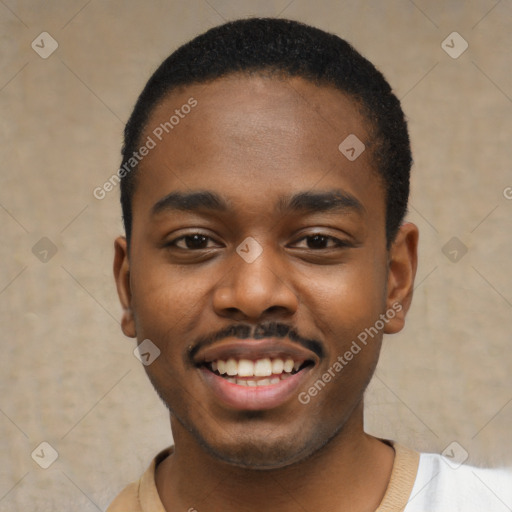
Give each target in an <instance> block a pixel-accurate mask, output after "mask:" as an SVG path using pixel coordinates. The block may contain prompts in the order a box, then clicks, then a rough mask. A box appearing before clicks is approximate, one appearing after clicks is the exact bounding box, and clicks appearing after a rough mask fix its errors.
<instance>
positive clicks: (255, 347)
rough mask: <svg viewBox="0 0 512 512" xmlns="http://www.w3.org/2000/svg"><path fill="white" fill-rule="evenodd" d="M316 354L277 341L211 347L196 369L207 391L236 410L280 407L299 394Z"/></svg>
mask: <svg viewBox="0 0 512 512" xmlns="http://www.w3.org/2000/svg"><path fill="white" fill-rule="evenodd" d="M318 361H319V359H318V356H317V355H316V354H313V353H312V352H310V351H309V350H306V349H304V348H302V347H298V346H295V345H289V344H282V343H280V342H278V341H274V340H250V341H244V342H241V343H240V342H236V343H226V344H223V345H219V346H215V347H209V348H207V349H206V350H205V351H204V352H202V353H201V354H200V358H199V359H196V361H195V366H196V367H197V368H198V369H199V370H200V375H201V378H202V380H203V383H204V384H205V385H206V387H207V390H208V391H209V392H210V393H212V394H213V396H214V397H215V398H216V399H217V400H219V401H220V402H221V403H222V404H223V405H224V406H228V407H229V408H231V409H236V410H266V409H273V408H276V407H279V406H281V405H283V404H285V403H286V402H288V401H290V400H291V399H293V398H294V397H296V395H297V394H298V392H299V391H298V390H299V388H300V386H301V385H302V383H303V382H304V380H305V379H306V377H307V375H308V374H309V372H310V371H311V370H312V368H313V367H314V366H315V365H316V364H317V363H318Z"/></svg>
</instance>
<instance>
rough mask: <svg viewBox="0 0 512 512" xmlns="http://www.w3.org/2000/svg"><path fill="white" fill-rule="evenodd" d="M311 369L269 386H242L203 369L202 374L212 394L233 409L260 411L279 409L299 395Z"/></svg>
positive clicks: (303, 370) (305, 369) (307, 368)
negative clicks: (300, 388) (300, 387)
mask: <svg viewBox="0 0 512 512" xmlns="http://www.w3.org/2000/svg"><path fill="white" fill-rule="evenodd" d="M310 370H311V367H309V366H308V367H306V368H304V369H302V370H301V371H300V372H297V373H295V374H293V375H291V376H290V377H288V378H286V379H284V380H281V381H279V382H277V383H276V384H269V385H267V386H240V385H238V384H234V383H232V382H228V381H227V380H226V379H225V378H223V377H220V376H219V375H217V374H215V373H213V372H211V371H210V370H208V369H206V368H204V367H202V368H200V371H201V374H202V376H203V378H204V380H205V381H206V384H207V386H208V387H209V388H210V390H211V391H212V393H213V394H214V395H215V396H216V397H217V398H218V399H219V400H220V401H221V402H223V403H224V404H226V405H228V406H229V407H231V408H232V409H237V410H245V411H259V410H265V409H274V408H275V407H279V406H280V405H282V404H283V403H285V402H286V401H288V400H289V399H290V398H291V397H293V396H297V395H298V388H299V386H300V385H301V384H302V382H303V380H304V379H305V377H306V375H307V374H308V373H309V371H310Z"/></svg>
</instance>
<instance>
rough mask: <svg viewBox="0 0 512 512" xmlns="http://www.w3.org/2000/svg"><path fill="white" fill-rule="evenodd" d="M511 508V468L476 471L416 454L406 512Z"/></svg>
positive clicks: (439, 456)
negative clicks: (416, 462) (417, 457)
mask: <svg viewBox="0 0 512 512" xmlns="http://www.w3.org/2000/svg"><path fill="white" fill-rule="evenodd" d="M511 507H512V468H479V467H475V466H468V465H465V464H458V463H455V462H454V461H453V460H450V459H449V458H447V457H443V456H442V455H438V454H434V453H422V454H420V462H419V466H418V472H417V476H416V481H415V483H414V486H413V489H412V492H411V495H410V498H409V501H408V506H407V508H406V512H419V511H424V510H430V511H432V512H435V511H438V510H439V511H441V510H450V511H453V512H456V511H464V512H469V511H471V510H475V511H476V510H478V511H481V510H489V511H495V512H501V511H503V512H505V511H509V510H511Z"/></svg>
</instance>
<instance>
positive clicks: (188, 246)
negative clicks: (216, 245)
mask: <svg viewBox="0 0 512 512" xmlns="http://www.w3.org/2000/svg"><path fill="white" fill-rule="evenodd" d="M209 240H210V241H212V240H213V239H212V238H210V237H209V236H207V235H203V234H202V233H190V234H188V235H183V236H180V237H178V238H175V239H174V240H171V241H170V242H169V243H168V244H166V246H167V247H177V248H178V249H183V250H192V251H193V250H201V249H210V248H211V247H212V246H210V247H208V241H209ZM180 243H181V245H180Z"/></svg>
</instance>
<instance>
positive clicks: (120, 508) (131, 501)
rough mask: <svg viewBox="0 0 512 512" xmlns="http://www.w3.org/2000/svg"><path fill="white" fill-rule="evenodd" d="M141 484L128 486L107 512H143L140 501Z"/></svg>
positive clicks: (136, 483) (135, 483)
mask: <svg viewBox="0 0 512 512" xmlns="http://www.w3.org/2000/svg"><path fill="white" fill-rule="evenodd" d="M139 483H140V482H134V483H132V484H130V485H128V486H126V487H125V488H124V489H123V490H122V491H121V492H120V493H119V494H118V495H117V497H116V498H115V500H114V501H113V502H112V503H111V504H110V506H109V507H108V508H107V512H142V508H141V505H140V501H139Z"/></svg>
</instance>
